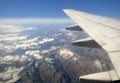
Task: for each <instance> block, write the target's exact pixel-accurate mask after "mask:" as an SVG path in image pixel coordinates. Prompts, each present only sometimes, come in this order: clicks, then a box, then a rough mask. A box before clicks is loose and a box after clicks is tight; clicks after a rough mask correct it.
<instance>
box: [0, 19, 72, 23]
mask: <svg viewBox="0 0 120 83" xmlns="http://www.w3.org/2000/svg"><path fill="white" fill-rule="evenodd" d="M72 22H73V21H71V20H70V19H68V18H0V24H31V23H39V24H44V23H45V24H51V23H53V24H55V23H72Z"/></svg>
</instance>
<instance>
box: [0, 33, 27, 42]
mask: <svg viewBox="0 0 120 83" xmlns="http://www.w3.org/2000/svg"><path fill="white" fill-rule="evenodd" d="M27 37H28V35H24V36H17V35H11V34H10V35H9V34H8V35H0V41H6V42H13V41H20V40H26V39H27Z"/></svg>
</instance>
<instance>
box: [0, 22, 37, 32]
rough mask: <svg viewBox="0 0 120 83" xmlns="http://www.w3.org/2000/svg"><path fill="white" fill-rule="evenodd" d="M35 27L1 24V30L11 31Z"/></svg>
mask: <svg viewBox="0 0 120 83" xmlns="http://www.w3.org/2000/svg"><path fill="white" fill-rule="evenodd" d="M33 29H35V28H34V27H21V26H16V25H3V24H2V25H0V30H1V31H2V32H10V33H19V32H22V31H26V30H33Z"/></svg>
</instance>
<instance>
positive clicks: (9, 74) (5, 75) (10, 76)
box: [0, 67, 24, 83]
mask: <svg viewBox="0 0 120 83" xmlns="http://www.w3.org/2000/svg"><path fill="white" fill-rule="evenodd" d="M23 69H24V68H23V67H21V68H16V67H8V68H6V70H5V71H4V72H1V73H0V79H2V82H1V81H0V82H1V83H3V81H6V80H7V82H6V83H12V82H14V81H16V80H18V79H19V76H18V75H17V74H18V73H19V72H20V71H21V70H23Z"/></svg>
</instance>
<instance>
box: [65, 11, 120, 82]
mask: <svg viewBox="0 0 120 83" xmlns="http://www.w3.org/2000/svg"><path fill="white" fill-rule="evenodd" d="M64 12H65V13H66V14H67V15H68V16H69V17H70V18H71V19H72V20H74V21H75V22H76V23H77V24H78V25H77V28H78V26H79V28H80V30H84V31H85V32H87V33H88V35H89V36H90V38H85V39H82V40H78V41H75V42H73V45H78V46H85V47H95V48H99V47H102V48H103V49H104V50H105V51H106V52H107V54H108V55H109V57H110V59H111V61H112V64H113V66H114V70H111V71H106V72H100V73H96V74H90V75H85V76H80V79H81V80H84V81H87V83H88V80H89V81H90V80H91V81H101V82H102V83H103V81H119V80H120V20H117V19H113V18H107V17H103V16H97V15H93V14H88V13H85V12H81V11H76V10H72V9H65V10H64ZM68 30H73V27H72V29H68ZM92 83H94V82H92ZM97 83H98V82H97Z"/></svg>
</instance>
